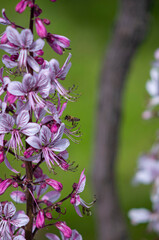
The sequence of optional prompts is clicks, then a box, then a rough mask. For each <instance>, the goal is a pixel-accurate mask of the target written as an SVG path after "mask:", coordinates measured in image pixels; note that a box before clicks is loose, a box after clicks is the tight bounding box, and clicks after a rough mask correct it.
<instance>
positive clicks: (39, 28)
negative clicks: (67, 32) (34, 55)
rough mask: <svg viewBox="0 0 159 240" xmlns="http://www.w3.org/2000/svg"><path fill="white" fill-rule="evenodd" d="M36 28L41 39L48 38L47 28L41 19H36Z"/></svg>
mask: <svg viewBox="0 0 159 240" xmlns="http://www.w3.org/2000/svg"><path fill="white" fill-rule="evenodd" d="M35 27H36V31H37V34H38V35H39V37H41V38H45V37H46V36H47V31H46V28H45V26H44V24H43V21H42V20H41V19H40V18H36V19H35Z"/></svg>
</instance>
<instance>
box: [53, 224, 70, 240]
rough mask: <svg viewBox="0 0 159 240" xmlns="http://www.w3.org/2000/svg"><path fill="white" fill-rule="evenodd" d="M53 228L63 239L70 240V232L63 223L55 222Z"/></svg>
mask: <svg viewBox="0 0 159 240" xmlns="http://www.w3.org/2000/svg"><path fill="white" fill-rule="evenodd" d="M55 226H56V227H57V228H58V229H59V230H60V232H62V233H63V235H64V237H66V238H70V237H71V236H72V230H71V228H69V227H68V226H67V225H66V223H65V222H57V223H55Z"/></svg>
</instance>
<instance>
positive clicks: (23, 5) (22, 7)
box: [15, 0, 28, 13]
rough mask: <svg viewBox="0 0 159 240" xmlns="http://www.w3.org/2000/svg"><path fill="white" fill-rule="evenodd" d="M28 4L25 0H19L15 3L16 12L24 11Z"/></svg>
mask: <svg viewBox="0 0 159 240" xmlns="http://www.w3.org/2000/svg"><path fill="white" fill-rule="evenodd" d="M27 5H28V1H27V0H21V1H20V2H19V3H18V4H17V5H16V8H15V10H16V12H18V13H22V12H24V10H25V9H26V7H27Z"/></svg>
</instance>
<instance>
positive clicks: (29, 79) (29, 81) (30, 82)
mask: <svg viewBox="0 0 159 240" xmlns="http://www.w3.org/2000/svg"><path fill="white" fill-rule="evenodd" d="M22 86H23V89H24V91H25V92H31V90H32V89H33V88H34V87H35V79H34V77H33V76H32V75H31V74H30V73H27V74H25V75H24V77H23V82H22Z"/></svg>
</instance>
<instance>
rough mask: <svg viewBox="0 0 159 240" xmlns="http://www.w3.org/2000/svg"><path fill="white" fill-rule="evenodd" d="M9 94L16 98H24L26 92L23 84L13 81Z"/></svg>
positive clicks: (9, 87)
mask: <svg viewBox="0 0 159 240" xmlns="http://www.w3.org/2000/svg"><path fill="white" fill-rule="evenodd" d="M7 90H8V92H10V93H11V94H13V95H15V96H24V95H25V92H24V89H23V87H22V83H21V82H17V81H13V82H11V83H10V84H9V85H8V89H7Z"/></svg>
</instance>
